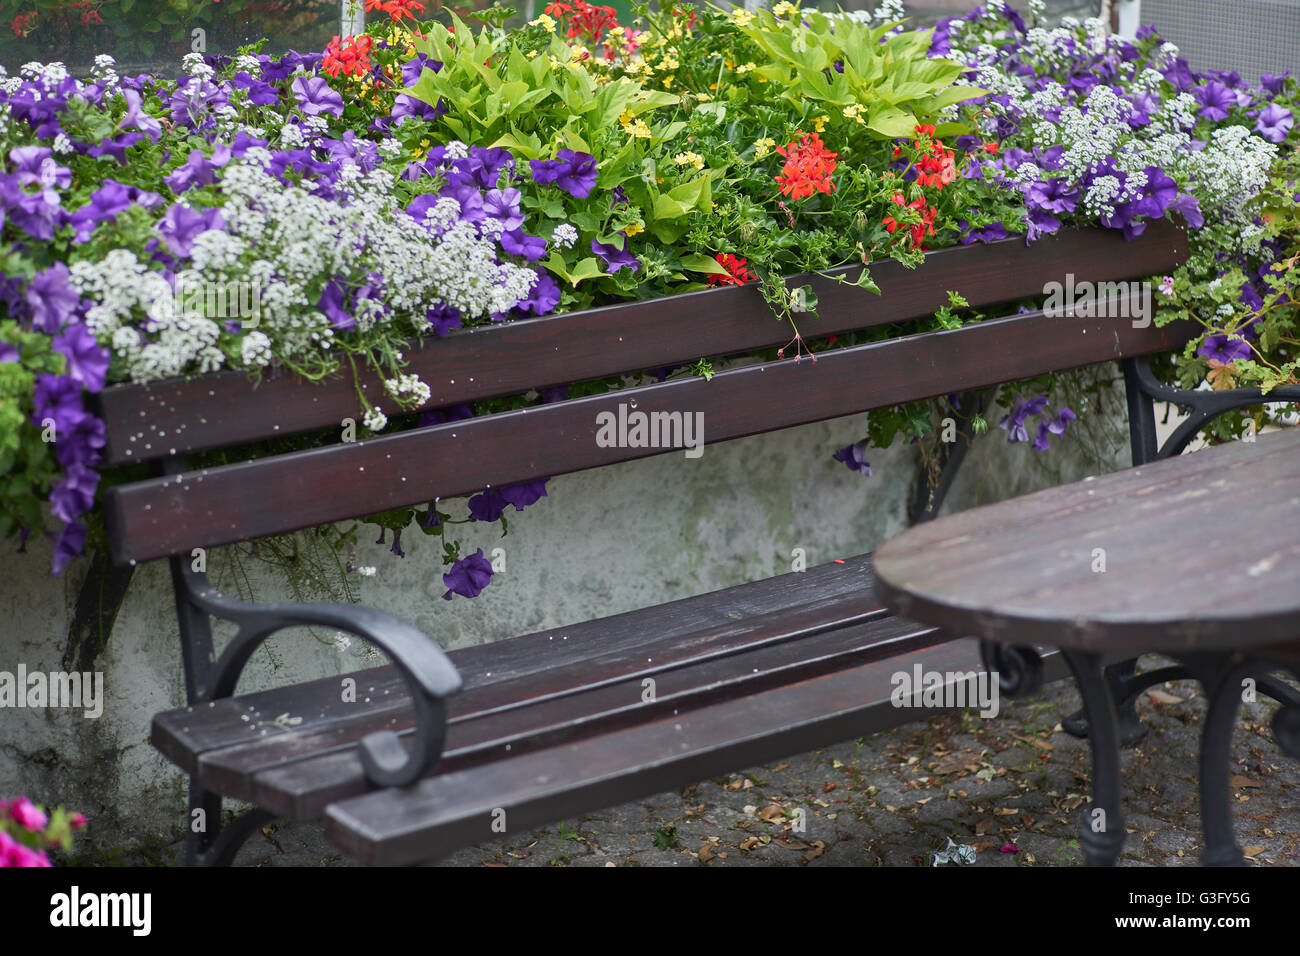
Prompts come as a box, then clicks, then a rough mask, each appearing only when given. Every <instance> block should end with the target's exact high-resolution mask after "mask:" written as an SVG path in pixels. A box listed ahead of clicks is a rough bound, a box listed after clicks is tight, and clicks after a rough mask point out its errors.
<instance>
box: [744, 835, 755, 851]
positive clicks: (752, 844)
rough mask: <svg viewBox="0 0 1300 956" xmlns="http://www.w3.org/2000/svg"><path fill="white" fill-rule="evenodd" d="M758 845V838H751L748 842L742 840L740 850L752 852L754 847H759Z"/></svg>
mask: <svg viewBox="0 0 1300 956" xmlns="http://www.w3.org/2000/svg"><path fill="white" fill-rule="evenodd" d="M758 844H759V840H758V837H750V838H749V839H748V840H742V841H741V842H740V848H741V849H742V850H752V849H754V847H756V846H758Z"/></svg>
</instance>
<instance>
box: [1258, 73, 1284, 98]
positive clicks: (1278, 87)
mask: <svg viewBox="0 0 1300 956" xmlns="http://www.w3.org/2000/svg"><path fill="white" fill-rule="evenodd" d="M1290 75H1291V70H1290V68H1289V67H1288V68H1287V70H1286V72H1285V73H1281V74H1273V73H1265V74H1263V75H1262V76H1260V78H1259V85H1260V86H1262V87H1263V88H1264V89H1265V90H1267V91H1268V93H1269V94H1270V95H1272V96H1278V95H1280V94H1281V92H1282V87H1283V86H1284V85H1285V84H1286V80H1287V77H1289V76H1290Z"/></svg>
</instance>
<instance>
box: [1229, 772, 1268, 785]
mask: <svg viewBox="0 0 1300 956" xmlns="http://www.w3.org/2000/svg"><path fill="white" fill-rule="evenodd" d="M1228 786H1230V787H1262V786H1263V784H1262V783H1260V782H1259V781H1258V780H1251V779H1250V778H1249V777H1243V776H1241V775H1240V774H1238V775H1237V776H1235V777H1233V778H1232V779H1231V780H1229V781H1228Z"/></svg>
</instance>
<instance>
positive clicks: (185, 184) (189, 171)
mask: <svg viewBox="0 0 1300 956" xmlns="http://www.w3.org/2000/svg"><path fill="white" fill-rule="evenodd" d="M233 155H234V153H233V151H232V150H231V148H230V147H229V146H218V147H217V148H216V149H214V150H213V151H212V157H211V158H208V157H207V156H205V155H204V154H203V151H202V150H200V149H192V150H190V155H189V157H188V158H187V159H186V160H185V162H184V163H183V164H182V165H180V166H178V167H176V169H175V170H174V171H173V172H172V173H171V175H169V176H164V177H163V182H165V183H166V184H167V186H168V188H170V189H171V191H172V192H174V193H176V194H177V195H180V194H181V193H183V192H185V191H186V190H189V189H193V188H195V187H196V186H211V185H212V184H213V183H215V182H216V181H217V170H218V169H220V168H221V167H222V166H224V165H226V163H228V162H230V160H231V158H232V157H233Z"/></svg>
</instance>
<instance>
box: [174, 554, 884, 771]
mask: <svg viewBox="0 0 1300 956" xmlns="http://www.w3.org/2000/svg"><path fill="white" fill-rule="evenodd" d="M872 580H873V578H872V574H871V556H870V555H860V556H858V557H854V558H848V559H846V560H845V561H844V563H843V564H839V563H835V562H828V563H827V564H824V565H818V566H814V567H812V568H809V569H807V570H806V571H804V572H802V573H799V574H794V573H790V574H781V575H776V576H774V577H770V578H766V579H763V580H760V581H752V582H748V583H746V584H741V585H738V586H735V587H730V588H725V589H723V590H720V591H714V592H711V593H707V594H701V595H697V596H695V597H690V598H683V599H681V600H678V601H673V602H671V603H669V604H664V605H660V606H658V607H652V608H644V609H641V610H636V611H628V612H625V613H623V614H616V615H612V616H610V617H607V618H602V619H598V620H593V621H585V622H583V623H581V624H576V625H571V626H568V627H561V628H554V629H552V630H548V631H540V632H537V633H534V634H530V635H526V636H523V637H516V638H513V639H511V640H508V641H497V642H494V643H491V644H482V645H479V646H476V647H468V648H461V649H459V650H454V651H452V652H450V655H449V656H450V657H451V660H452V662H453V663H454V664H455V665H456V669H457V670H458V671H459V672H460V674H461V677H462V679H463V681H464V686H465V689H464V690H462V692H461V693H459V694H457V695H456V696H455V697H453V698H452V699H451V701H450V709H451V719H452V720H459V719H465V718H466V717H469V716H473V715H474V714H476V713H477V712H478V710H479V709H480V708H479V702H482V703H483V705H484V706H486V707H490V708H500V707H503V706H509V704H510V700H511V698H509V697H508V696H507V697H505V698H504V699H503V698H502V696H501V694H502V693H503V692H505V693H507V694H508V693H509V692H510V688H511V686H512V685H511V682H517V681H521V680H526V679H532V681H533V682H532V683H531V684H529V685H527V689H528V690H530V691H532V692H533V693H544V694H546V695H558V694H563V693H566V692H569V691H573V690H577V689H580V688H582V687H584V686H587V685H589V684H590V683H592V682H593V678H594V676H595V675H596V674H599V675H600V678H601V679H604V680H615V679H619V678H621V677H626V676H628V675H630V674H639V673H650V672H653V671H654V670H655V669H656V668H655V666H654V665H655V664H656V663H657V664H658V665H659V667H660V668H663V667H667V666H670V665H673V664H681V663H685V662H688V661H690V660H691V659H694V658H698V657H700V656H701V655H705V654H716V653H725V652H727V651H728V650H729V649H732V650H734V649H743V648H745V647H748V646H753V645H755V644H757V643H760V642H762V641H766V640H773V639H780V638H781V637H783V636H786V635H790V634H794V633H802V632H805V631H807V630H808V629H810V628H816V627H824V626H828V625H832V624H835V623H837V622H844V621H848V620H852V619H855V618H859V617H863V616H869V615H873V614H882V613H883V611H884V608H883V606H882V605H881V604H880V602H879V601H878V600H877V599H876V598H875V596H874V593H873V591H872ZM687 638H689V641H686V642H685V643H682V644H681V645H680V646H679V645H678V642H681V641H684V640H685V639H687ZM647 647H649V648H651V651H650V652H649V653H648V654H642V653H641V652H642V651H645V650H646V649H647ZM644 656H651V657H655V658H656V661H654V662H643V661H642V660H641V659H640V658H642V657H644ZM343 676H351V677H353V678H354V679H355V680H356V682H357V683H356V686H357V691H358V693H357V698H358V699H357V702H355V703H344V702H343V701H342V699H341V698H342V695H341V693H340V688H341V684H340V681H341V680H342V676H340V677H329V678H322V679H319V680H314V681H309V682H305V683H302V684H297V685H294V686H292V687H286V688H278V689H275V690H269V691H261V692H257V693H253V694H247V695H243V696H240V697H233V698H227V699H224V700H219V701H214V702H212V703H210V704H200V705H199V706H197V707H184V708H181V709H179V710H173V711H167V712H164V713H160V714H158V715H157V716H156V717H155V718H154V722H153V735H152V737H153V743H154V746H156V747H157V748H158V749H159V750H161V751H162V752H163V754H164V755H166V756H167V757H168V758H169V759H170V760H172V762H173V763H175V764H177V765H178V766H179V767H181V769H183V770H185V771H186V772H187V773H193V772H195V771H196V770H197V767H198V764H197V760H196V758H197V756H198V755H201V754H203V753H205V752H207V751H209V750H215V749H218V748H221V747H228V746H234V745H237V744H244V743H247V742H249V741H250V740H252V739H255V738H258V737H261V736H269V735H270V734H272V733H274V732H275V731H276V728H274V727H272V728H269V729H268V728H266V727H262V726H260V725H261V724H263V723H264V722H270V721H273V720H274V719H275V718H276V717H277V716H279V715H280V714H283V713H290V714H293V715H299V716H304V717H305V718H308V719H310V721H311V723H312V725H313V726H316V727H324V726H328V725H329V724H331V723H332V722H341V723H347V722H349V721H351V720H354V719H356V718H358V717H359V716H360V715H362V714H363V713H364V712H366V711H370V710H373V711H376V712H381V713H385V714H387V713H388V712H389V711H391V710H393V709H398V710H401V709H403V708H404V707H406V706H407V703H406V688H405V687H404V685H403V684H402V682H401V680H400V678H399V677H398V675H397V673H396V671H395V670H394V669H393V668H392V667H387V666H386V667H377V668H371V669H368V670H364V671H359V672H357V673H355V674H352V675H343ZM515 695H516V697H515V699H519V698H520V697H521V696H522V694H521V691H520V690H519V689H516V690H515ZM367 699H368V701H367ZM245 716H247V717H248V719H247V720H244V719H243V718H244V717H245ZM263 730H267V734H265V735H263V734H262V731H263Z"/></svg>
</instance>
